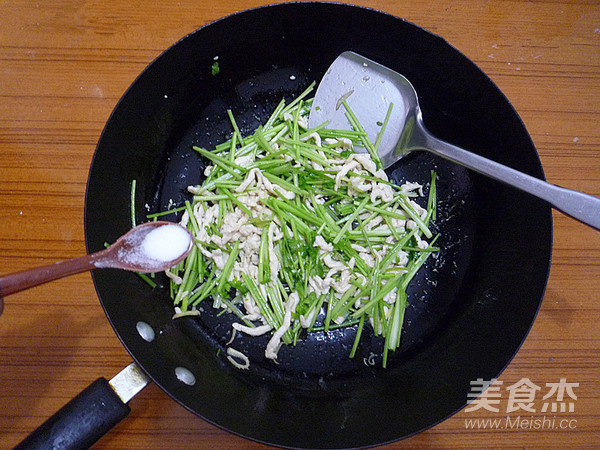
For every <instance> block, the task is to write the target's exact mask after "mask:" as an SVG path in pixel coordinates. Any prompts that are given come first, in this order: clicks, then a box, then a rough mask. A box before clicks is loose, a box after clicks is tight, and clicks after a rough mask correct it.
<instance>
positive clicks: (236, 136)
mask: <svg viewBox="0 0 600 450" xmlns="http://www.w3.org/2000/svg"><path fill="white" fill-rule="evenodd" d="M227 115H228V116H229V120H230V121H231V126H232V127H233V133H234V134H233V137H232V140H233V142H234V143H233V144H231V148H232V149H233V148H235V141H236V140H237V142H244V137H243V136H242V133H241V132H240V129H239V127H238V124H237V123H236V121H235V118H234V117H233V113H232V112H231V110H230V109H228V110H227Z"/></svg>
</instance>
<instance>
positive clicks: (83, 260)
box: [0, 255, 96, 314]
mask: <svg viewBox="0 0 600 450" xmlns="http://www.w3.org/2000/svg"><path fill="white" fill-rule="evenodd" d="M95 259H96V258H95V257H94V255H85V256H80V257H78V258H73V259H68V260H66V261H60V262H57V263H54V264H50V265H47V266H42V267H35V268H33V269H28V270H24V271H22V272H16V273H12V274H9V275H5V276H3V277H0V298H2V297H5V296H7V295H10V294H14V293H15V292H20V291H24V290H25V289H29V288H32V287H34V286H38V285H40V284H44V283H47V282H49V281H53V280H57V279H59V278H63V277H66V276H69V275H75V274H77V273H81V272H86V271H88V270H91V269H93V268H94V261H95ZM2 306H3V305H2V301H0V314H1V313H2Z"/></svg>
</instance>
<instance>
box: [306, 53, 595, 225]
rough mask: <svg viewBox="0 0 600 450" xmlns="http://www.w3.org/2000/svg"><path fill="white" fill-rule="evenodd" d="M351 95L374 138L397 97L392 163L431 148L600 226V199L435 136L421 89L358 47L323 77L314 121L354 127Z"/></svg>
mask: <svg viewBox="0 0 600 450" xmlns="http://www.w3.org/2000/svg"><path fill="white" fill-rule="evenodd" d="M343 99H347V102H348V104H349V105H350V107H351V109H352V111H353V112H354V113H355V115H356V117H357V118H358V120H359V122H360V123H361V125H362V126H363V128H364V129H365V131H366V133H367V135H368V137H369V138H370V140H371V142H375V141H376V139H377V136H378V134H379V131H380V130H381V121H382V120H383V117H385V116H386V113H387V111H388V109H389V106H390V103H393V107H392V109H391V114H390V118H389V121H388V123H387V126H386V128H385V133H384V134H383V135H382V139H381V141H380V143H379V145H378V149H377V154H378V156H379V158H380V160H381V163H382V165H383V167H384V168H387V167H389V166H391V165H392V164H394V163H395V162H396V161H398V160H399V159H400V158H402V157H403V156H405V155H407V154H408V153H410V152H411V151H413V150H427V151H429V152H431V153H434V154H436V155H438V156H440V157H442V158H446V159H448V160H450V161H453V162H455V163H457V164H460V165H461V166H464V167H467V168H469V169H472V170H474V171H476V172H479V173H481V174H483V175H485V176H488V177H490V178H493V179H495V180H498V181H501V182H503V183H506V184H508V185H511V186H513V187H515V188H518V189H521V190H522V191H525V192H528V193H530V194H532V195H534V196H536V197H538V198H540V199H542V200H545V201H546V202H548V203H549V204H550V205H551V206H552V207H554V208H556V209H557V210H559V211H562V212H563V213H565V214H567V215H568V216H571V217H573V218H574V219H577V220H579V221H580V222H583V223H585V224H587V225H590V226H592V227H594V228H596V229H600V199H598V198H596V197H593V196H591V195H587V194H583V193H581V192H577V191H573V190H570V189H565V188H562V187H559V186H556V185H553V184H550V183H547V182H545V181H542V180H540V179H538V178H535V177H532V176H530V175H526V174H524V173H521V172H519V171H517V170H514V169H511V168H510V167H506V166H504V165H502V164H498V163H496V162H494V161H491V160H489V159H487V158H484V157H482V156H479V155H476V154H474V153H471V152H468V151H466V150H464V149H462V148H460V147H457V146H455V145H452V144H449V143H448V142H444V141H442V140H440V139H438V138H436V137H435V136H433V135H432V134H431V133H430V132H429V131H427V129H426V128H425V126H424V124H423V118H422V115H421V109H420V108H419V102H418V99H417V93H416V91H415V89H414V88H413V86H412V84H411V83H410V82H409V81H408V80H407V79H406V78H405V77H404V76H402V75H400V74H399V73H397V72H394V71H393V70H391V69H389V68H387V67H385V66H382V65H381V64H378V63H376V62H374V61H371V60H369V59H367V58H365V57H363V56H360V55H358V54H356V53H353V52H344V53H342V54H341V55H340V56H338V58H337V59H336V60H335V61H334V62H333V64H332V65H331V67H330V68H329V70H327V73H326V74H325V76H324V77H323V79H322V80H321V83H320V84H319V87H318V89H317V93H316V94H315V98H314V101H313V106H312V110H311V113H310V118H309V126H310V127H311V128H312V127H315V126H318V125H321V124H322V123H323V122H326V121H327V122H328V124H327V128H332V129H343V130H348V129H351V125H350V122H349V120H348V118H347V117H346V109H345V108H343V107H340V106H341V100H343Z"/></svg>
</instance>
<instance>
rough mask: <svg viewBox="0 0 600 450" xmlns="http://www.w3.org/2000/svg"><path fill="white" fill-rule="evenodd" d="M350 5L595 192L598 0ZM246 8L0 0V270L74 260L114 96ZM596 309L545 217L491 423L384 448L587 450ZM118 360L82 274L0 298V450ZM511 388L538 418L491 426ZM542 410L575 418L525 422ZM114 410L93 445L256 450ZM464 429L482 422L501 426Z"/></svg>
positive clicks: (115, 367) (599, 187)
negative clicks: (508, 110)
mask: <svg viewBox="0 0 600 450" xmlns="http://www.w3.org/2000/svg"><path fill="white" fill-rule="evenodd" d="M357 3H359V4H362V5H366V6H372V7H375V8H378V9H381V10H383V11H386V12H389V13H392V14H394V15H396V16H399V17H403V18H405V19H407V20H409V21H411V22H413V23H415V24H418V25H420V26H422V27H424V28H426V29H428V30H430V31H432V32H434V33H436V34H439V35H441V36H442V37H444V38H445V39H446V40H447V41H449V43H450V44H452V45H453V46H455V47H456V48H458V49H459V50H460V51H461V52H463V53H464V54H465V55H466V56H468V57H469V58H470V59H471V60H473V61H474V62H475V63H476V64H477V65H478V66H479V67H481V69H483V71H485V72H486V73H487V74H488V75H489V76H490V77H491V78H492V79H493V81H494V82H495V83H496V84H497V85H498V86H499V87H500V89H501V90H502V91H503V92H504V93H505V94H506V96H507V97H508V99H509V100H510V101H511V102H512V104H513V105H514V107H515V108H516V110H517V111H518V113H519V114H520V116H521V117H522V119H523V121H524V123H525V125H526V127H527V129H528V130H529V132H530V133H531V136H532V138H533V140H534V142H535V145H536V147H537V149H538V151H539V154H540V157H541V160H542V163H543V165H544V169H545V172H546V176H547V178H548V180H549V181H551V182H553V183H556V184H559V185H562V186H565V187H570V188H573V189H577V190H581V191H584V192H587V193H590V194H592V195H595V196H600V2H598V1H593V0H590V1H585V0H572V1H566V0H565V1H561V0H548V1H541V0H540V1H516V0H513V1H484V0H472V1H463V2H461V1H451V0H411V1H407V0H359V1H357ZM261 4H264V2H261V1H260V0H236V1H233V0H220V1H218V0H215V1H198V0H180V1H177V0H161V1H156V2H155V1H143V0H127V1H125V0H112V1H106V0H46V1H41V0H40V1H36V0H1V1H0V223H1V226H0V274H6V273H9V272H13V271H17V270H22V269H26V268H29V267H33V266H37V265H41V264H45V263H50V262H54V261H57V260H61V259H66V258H71V257H74V256H78V255H81V254H83V253H84V252H85V248H84V241H83V205H84V194H85V187H86V180H87V173H88V167H89V165H90V162H91V158H92V155H93V153H94V149H95V145H96V142H97V140H98V138H99V135H100V133H101V131H102V128H103V126H104V123H105V121H106V120H107V119H108V116H109V114H110V113H111V111H112V109H113V107H114V106H115V104H116V102H117V101H118V99H119V98H120V96H121V95H122V94H123V92H124V91H125V90H126V89H127V87H128V86H129V85H130V83H131V82H132V81H133V80H134V79H135V77H136V76H137V75H138V74H139V73H140V72H141V71H142V70H143V69H144V67H145V66H146V65H147V64H148V63H150V62H151V61H152V60H153V59H154V58H155V57H156V56H158V55H159V54H160V53H161V51H163V50H164V49H166V48H167V47H169V46H170V45H171V44H173V43H174V42H176V41H177V40H178V39H180V38H181V37H183V36H184V35H186V34H188V33H189V32H191V31H193V30H195V29H196V28H198V27H199V26H202V25H204V24H206V23H208V22H210V21H212V20H215V19H218V18H220V17H222V16H225V15H228V14H230V13H234V12H236V11H240V10H243V9H247V8H250V7H254V6H258V5H261ZM524 276H526V274H524ZM599 302H600V233H599V232H598V231H595V230H592V229H591V228H588V227H586V226H584V225H582V224H579V223H577V222H575V221H573V220H571V219H568V218H566V217H565V216H563V215H562V214H560V213H555V214H554V254H553V261H552V269H551V273H550V278H549V282H548V287H547V291H546V294H545V298H544V301H543V305H542V308H541V310H540V312H539V315H538V317H537V320H536V322H535V324H534V326H533V328H532V330H531V332H530V334H529V337H528V338H527V340H526V342H525V344H524V345H523V347H522V348H521V350H520V351H519V353H518V354H517V356H516V357H515V359H514V360H513V361H512V362H511V363H510V365H509V366H508V368H507V369H506V370H505V371H504V372H503V373H502V374H501V376H500V380H501V381H502V382H503V385H502V388H501V391H500V392H501V394H502V403H501V405H500V406H501V408H500V411H499V412H491V411H490V412H488V411H485V410H479V411H470V412H469V411H461V412H459V413H457V414H456V415H454V416H453V417H451V418H449V419H448V420H446V421H444V422H443V423H441V424H439V425H437V426H435V427H433V428H432V429H430V430H428V431H425V432H423V433H421V434H419V435H417V436H414V437H412V438H410V439H406V440H404V441H401V442H398V443H395V444H390V445H389V447H388V448H404V447H407V448H415V447H433V448H447V447H459V448H481V447H546V446H547V447H558V448H566V447H567V446H569V447H574V448H585V447H594V446H595V447H596V448H597V447H598V445H600V381H599V379H600V360H599V348H600V325H599V324H600V309H599V306H598V303H599ZM129 362H130V357H129V355H128V354H127V352H126V351H125V350H124V349H123V347H122V346H121V344H120V342H119V340H118V338H117V337H116V335H115V334H114V333H113V330H112V328H111V327H110V325H109V324H108V321H107V320H106V318H105V316H104V313H103V311H102V308H101V306H100V304H99V302H98V300H97V297H96V294H95V291H94V288H93V286H92V281H91V278H90V275H89V274H82V275H77V276H73V277H71V278H68V279H64V280H61V281H57V282H54V283H51V284H48V285H45V286H40V287H37V288H35V289H33V290H30V291H28V292H24V293H20V294H15V295H13V296H10V297H8V298H7V299H6V305H5V311H4V314H3V316H2V317H1V318H0V448H1V449H4V448H11V447H12V446H14V445H15V444H17V443H18V442H19V441H20V440H21V439H23V438H24V437H25V436H26V435H27V434H28V433H29V432H30V431H32V430H33V429H34V428H35V427H36V426H37V425H39V424H40V423H41V422H42V421H43V420H44V419H45V418H47V417H48V416H50V415H51V414H52V413H53V412H54V411H55V410H57V409H58V408H59V407H61V406H62V405H63V404H64V403H66V402H67V401H68V400H69V399H71V398H72V397H73V396H74V395H76V394H77V393H78V392H79V391H80V390H81V389H83V388H84V387H86V386H87V385H88V384H89V383H90V382H92V381H93V380H95V379H96V378H97V377H100V376H104V377H107V378H111V377H112V376H114V375H115V374H116V373H117V372H118V371H119V370H120V369H121V368H123V367H124V366H126V365H127V364H128V363H129ZM525 379H527V380H529V381H530V383H531V384H532V385H535V386H536V387H539V388H540V390H539V391H538V396H537V397H536V398H535V402H536V403H535V405H536V406H537V410H536V411H537V412H535V413H531V412H527V411H526V410H523V409H521V410H517V411H514V412H508V407H509V406H510V405H509V404H508V403H509V392H510V390H509V389H507V387H510V386H511V385H513V384H515V383H520V382H523V381H526V380H525ZM561 379H562V386H563V387H565V386H567V387H568V386H572V387H573V389H572V394H573V397H576V399H575V398H571V397H569V395H568V394H569V392H568V391H566V393H565V398H564V399H562V401H561V399H560V398H558V397H557V396H556V395H557V393H556V392H555V393H554V394H553V395H550V397H549V398H548V399H546V400H542V395H546V394H548V395H549V394H551V392H550V390H551V388H552V385H555V386H560V385H561ZM576 384H578V385H576ZM552 398H554V400H555V402H556V403H558V402H559V401H561V402H562V403H563V404H565V405H568V404H569V403H570V404H572V405H573V409H574V410H573V411H569V410H568V409H567V411H565V412H561V411H560V410H559V411H558V412H550V411H551V410H550V409H548V412H547V413H546V414H544V413H542V412H541V406H542V403H548V402H550V400H551V399H552ZM131 407H132V413H131V414H130V416H129V417H128V418H126V419H125V420H124V421H123V422H122V423H121V424H119V425H118V426H117V427H116V428H115V429H114V430H113V431H112V432H111V433H109V434H108V435H107V436H106V437H105V438H104V439H103V440H101V441H100V442H99V443H98V444H97V447H96V448H99V449H105V448H106V449H108V448H110V449H113V448H157V449H158V448H160V449H164V448H168V449H174V448H261V447H263V446H261V445H259V444H256V443H252V442H249V441H246V440H244V439H242V438H239V437H236V436H233V435H231V434H228V433H227V432H224V431H222V430H220V429H218V428H216V427H214V426H212V425H210V424H208V423H206V422H204V421H203V420H201V419H199V418H197V417H195V416H193V415H191V414H190V413H188V412H186V411H185V410H184V409H183V408H181V407H180V406H179V405H178V404H176V403H175V402H174V401H172V400H170V399H169V398H168V397H167V395H166V394H164V393H163V392H162V391H160V390H159V389H158V388H157V387H156V386H153V385H151V386H150V387H148V388H147V389H145V390H144V391H143V392H142V393H141V394H139V396H138V397H136V398H135V399H134V400H133V401H132V402H131ZM544 416H546V417H545V418H546V419H547V422H544V421H543V419H544ZM473 419H490V420H494V419H499V420H501V421H502V424H501V425H502V426H500V427H499V428H495V429H491V428H490V427H491V426H492V425H491V424H492V422H488V426H487V427H486V426H484V422H480V423H478V424H477V423H473V422H469V421H470V420H473ZM526 420H529V421H530V422H526ZM536 421H537V422H536ZM469 423H472V424H473V425H472V426H469ZM536 423H537V425H536Z"/></svg>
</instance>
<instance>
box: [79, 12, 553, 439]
mask: <svg viewBox="0 0 600 450" xmlns="http://www.w3.org/2000/svg"><path fill="white" fill-rule="evenodd" d="M333 23H334V24H335V26H332V25H331V24H333ZM377 30H385V31H386V36H387V38H386V39H382V37H381V34H380V33H377ZM397 43H402V44H403V45H398V44H397ZM344 50H353V51H356V52H358V53H360V54H364V55H365V56H367V57H369V58H371V59H374V60H376V61H378V62H380V63H382V64H385V65H387V66H389V67H390V68H392V69H394V70H396V71H398V72H400V73H402V74H404V75H405V76H407V78H408V79H409V80H411V82H412V83H413V84H414V85H415V88H416V89H417V92H418V93H419V97H420V98H419V99H420V103H421V107H422V110H423V115H424V118H425V124H426V125H427V126H428V128H429V129H430V130H431V131H432V132H433V133H434V134H437V135H438V136H439V137H441V138H443V139H446V140H449V141H451V142H453V143H456V144H458V145H461V146H463V147H465V148H467V149H470V150H472V151H475V152H477V153H481V154H484V155H485V156H489V157H492V158H494V159H496V160H498V161H500V162H503V163H505V164H510V165H511V166H513V167H515V168H517V169H519V170H522V171H525V172H528V173H531V174H533V175H537V176H543V173H542V171H541V167H540V164H539V160H538V158H537V154H536V152H535V149H534V148H533V145H532V143H531V140H530V139H529V136H528V135H527V132H526V130H525V129H524V127H523V125H522V123H521V122H520V120H519V118H518V116H517V115H516V113H515V112H514V110H513V109H512V108H511V106H510V104H509V103H508V102H507V101H506V99H505V98H504V97H503V96H502V94H501V93H500V92H499V91H498V90H497V88H496V87H495V86H494V85H493V84H492V83H491V82H490V81H489V80H488V79H487V78H486V77H485V75H483V74H482V73H481V72H480V71H479V70H478V69H477V68H476V67H475V66H474V65H473V64H472V63H470V62H469V61H468V60H467V59H466V58H464V57H463V56H462V55H460V54H459V53H458V52H457V51H456V50H454V49H453V48H452V47H450V46H449V45H447V44H446V43H445V42H444V41H442V40H441V39H440V38H438V37H436V36H433V35H431V34H428V33H426V32H424V31H423V30H421V29H419V28H417V27H415V26H413V25H411V24H408V23H406V22H404V21H401V20H399V19H397V18H394V17H391V16H388V15H385V14H382V13H379V12H376V11H372V10H367V9H362V8H357V7H350V6H347V5H346V6H344V5H334V4H324V3H320V4H319V3H316V4H313V3H303V4H286V5H277V6H270V7H264V8H259V9H257V10H252V11H249V12H245V13H242V14H238V15H234V16H231V17H229V18H226V19H224V20H221V21H218V22H216V23H213V24H211V25H209V26H207V27H205V28H203V29H200V30H199V31H197V32H196V33H194V34H192V35H190V36H188V37H187V38H185V39H184V40H182V41H180V42H179V43H178V44H176V45H175V46H174V47H172V48H171V49H169V50H168V51H167V52H165V53H164V54H163V55H162V56H161V57H160V58H159V59H157V60H156V61H155V62H154V63H153V64H152V65H151V66H150V67H149V68H148V69H147V70H146V71H145V72H144V73H143V74H142V75H141V76H140V77H139V78H138V80H136V82H135V83H134V84H133V85H132V87H131V88H130V89H129V91H128V92H127V93H126V95H125V96H124V97H123V99H122V100H121V102H120V103H119V105H118V106H117V108H116V109H115V111H114V113H113V115H112V117H111V119H110V120H109V122H108V123H107V126H106V128H105V131H104V133H103V135H102V137H101V139H100V142H99V144H98V149H97V152H96V155H95V157H94V161H93V164H92V168H91V171H90V178H89V184H88V192H87V199H86V241H87V245H88V250H89V251H94V250H97V249H99V248H101V246H102V245H103V243H104V242H106V241H109V242H110V241H111V240H114V239H115V238H116V237H117V236H118V235H120V234H122V233H123V232H124V231H126V230H127V229H128V228H129V227H130V223H131V220H130V216H129V211H130V185H131V181H132V180H133V179H135V180H136V183H137V191H136V215H137V218H138V220H139V221H143V220H144V217H145V215H146V214H147V213H148V212H154V211H158V210H164V209H167V208H168V205H169V204H170V203H175V204H181V203H182V202H183V201H184V200H185V199H189V198H190V196H189V194H188V193H187V191H186V188H187V186H188V185H190V184H198V183H200V182H201V180H202V169H203V167H204V164H205V163H204V161H202V160H201V158H199V156H198V155H197V154H196V153H195V152H194V151H193V150H192V149H191V146H192V145H200V146H203V147H207V148H211V147H212V146H214V145H215V144H218V143H220V142H222V141H223V140H225V139H227V138H229V137H230V134H231V125H230V122H229V119H228V118H227V115H226V110H227V109H228V108H229V109H231V110H232V112H233V113H234V115H235V117H236V120H237V122H238V124H239V125H240V127H241V128H242V130H243V131H245V132H252V131H253V130H254V129H255V128H256V126H257V125H259V124H260V123H261V122H263V121H264V120H266V118H267V117H268V116H269V115H270V114H271V112H272V111H273V109H274V108H275V106H276V105H277V103H278V102H279V101H280V100H281V98H286V99H288V100H290V99H292V98H293V97H294V96H295V95H297V94H299V93H300V92H302V90H304V88H305V87H306V86H307V85H308V84H309V83H310V82H312V81H317V82H318V80H319V79H320V77H321V76H322V74H323V73H324V71H325V70H326V68H327V67H328V66H329V64H330V63H331V61H333V59H334V58H335V57H336V56H337V55H338V54H339V53H341V52H342V51H344ZM215 62H218V65H219V68H220V72H219V73H218V74H216V75H213V74H212V72H211V67H212V65H213V64H214V63H215ZM432 169H435V170H436V171H437V172H438V175H439V182H438V202H439V207H438V211H439V212H438V218H437V220H436V222H435V229H436V231H439V232H440V233H441V237H440V239H439V240H438V245H439V246H440V247H441V248H442V251H441V252H440V255H439V257H438V258H437V259H431V258H430V260H429V263H428V264H427V265H426V266H425V267H424V269H423V270H422V271H421V272H420V273H419V275H418V278H417V279H415V280H414V281H413V283H412V284H411V286H410V288H409V303H410V306H409V307H408V309H407V312H406V317H405V327H404V335H403V340H402V345H401V348H400V349H399V350H397V351H396V352H395V353H394V354H393V355H392V359H391V363H389V368H388V369H386V370H382V369H381V368H380V367H379V366H380V359H381V358H380V355H381V350H382V340H381V339H377V338H373V337H372V335H369V333H367V335H366V336H363V340H362V344H361V346H360V348H359V351H358V353H357V355H356V356H355V358H353V359H350V358H348V357H347V355H348V353H349V350H350V348H351V346H352V342H353V339H354V332H355V330H354V329H349V330H346V331H340V330H336V331H334V332H330V333H328V334H325V333H322V332H321V333H315V334H313V335H311V336H308V337H305V339H303V340H302V341H301V342H299V343H298V345H297V346H296V347H283V348H282V349H281V351H280V353H279V364H274V363H273V362H271V361H265V360H264V358H263V357H262V355H263V353H264V345H265V343H266V339H268V338H267V337H265V338H264V339H260V338H259V339H256V338H246V339H244V338H243V337H238V338H236V340H235V341H234V344H232V346H233V347H235V348H236V349H237V350H240V351H242V352H244V353H246V354H247V355H248V356H249V357H250V359H251V368H250V370H249V371H240V370H238V369H235V368H234V367H232V366H231V365H230V364H229V362H227V360H226V358H225V352H224V348H225V343H226V342H227V341H228V340H229V338H230V332H231V327H230V323H231V320H232V319H231V317H230V316H228V315H223V316H217V315H216V314H215V313H214V312H212V311H211V308H210V306H209V305H207V306H206V307H205V308H204V310H205V313H203V314H202V315H201V316H200V317H198V318H185V319H178V320H176V321H173V320H172V319H171V316H172V314H173V307H172V304H171V300H170V299H169V298H168V295H167V293H166V291H165V290H164V289H160V288H158V289H154V290H152V289H150V288H149V287H148V286H147V285H146V284H145V283H144V282H143V281H141V280H140V279H139V278H137V277H136V276H135V275H132V274H129V273H122V272H118V271H102V272H100V271H99V272H96V273H94V275H93V277H94V282H95V284H96V288H97V291H98V294H99V297H100V299H101V302H102V304H103V306H104V308H105V310H106V313H107V315H108V317H109V320H110V321H111V323H112V325H113V327H114V328H115V330H116V332H117V333H118V335H119V336H120V338H121V340H122V341H123V343H124V345H125V346H126V347H127V349H128V350H129V351H130V353H131V354H132V356H133V357H134V359H136V361H138V363H140V364H141V366H142V367H143V368H144V369H145V370H146V371H147V372H148V373H149V375H150V376H151V377H152V378H153V379H154V381H156V382H157V383H158V384H159V385H160V386H161V387H162V388H163V389H165V391H166V392H167V393H169V395H171V396H172V397H173V398H175V399H176V400H177V401H179V402H180V403H181V404H182V405H184V406H185V407H187V408H188V409H190V410H191V411H193V412H194V413H196V414H199V415H200V416H202V417H203V418H205V419H206V420H209V421H211V422H213V423H215V424H217V425H219V426H221V427H223V428H225V429H228V430H230V431H232V432H234V433H237V434H240V435H242V436H245V437H248V438H251V439H255V440H258V441H261V442H267V443H271V444H276V445H284V446H293V447H357V446H365V445H376V444H381V443H384V442H388V441H391V440H396V439H399V438H402V437H406V436H408V435H410V434H412V433H415V432H418V431H420V430H422V429H424V428H427V427H429V426H431V425H433V424H435V423H437V422H439V421H440V420H442V419H444V418H445V417H447V416H448V415H450V414H452V413H453V412H455V411H456V410H458V409H460V408H461V407H462V406H463V405H464V404H465V403H466V400H467V393H468V392H470V384H469V382H470V381H471V380H475V379H477V378H484V379H489V378H492V377H495V376H497V375H498V374H499V372H500V371H501V370H502V369H503V368H504V366H505V365H506V364H507V363H508V362H509V361H510V359H511V358H512V356H513V355H514V353H515V352H516V350H517V349H518V347H519V346H520V343H521V342H522V340H523V339H524V337H525V335H526V334H527V331H528V329H529V327H530V326H531V324H532V321H533V319H534V317H535V314H536V312H537V309H538V307H539V303H540V301H541V298H542V295H543V289H544V286H545V281H546V278H547V272H548V266H549V256H550V242H551V232H550V230H551V221H550V220H551V219H550V211H549V208H548V207H546V206H545V205H542V204H540V203H539V202H537V201H535V200H533V199H531V198H529V197H528V196H526V195H525V194H521V193H518V192H516V191H514V190H512V189H510V188H507V187H504V186H501V185H498V184H497V183H494V182H491V181H488V180H486V179H483V178H481V177H479V176H477V175H474V174H472V173H470V172H468V171H466V170H465V169H463V168H461V167H458V166H455V165H452V164H450V163H448V162H445V161H443V160H440V159H438V158H435V157H433V156H431V155H429V154H428V153H426V152H422V153H417V154H413V155H411V156H409V157H408V158H406V159H404V160H402V161H401V162H400V163H399V164H397V165H396V166H394V167H393V168H392V169H391V171H390V176H391V178H392V179H394V180H396V181H398V182H402V181H404V180H409V181H417V182H420V183H423V184H427V183H428V182H429V180H430V171H431V170H432ZM170 219H171V220H177V218H176V217H170ZM524 274H527V277H525V275H524ZM139 321H143V322H145V323H147V324H149V325H150V326H152V327H153V328H154V329H155V331H156V339H155V340H154V341H152V342H146V341H144V340H143V339H141V337H140V335H139V334H138V333H137V331H136V324H137V323H138V322H139ZM371 355H375V357H374V359H373V357H371ZM370 357H371V358H370ZM373 361H374V362H375V365H372V364H371V362H373ZM175 367H184V368H186V369H188V370H190V371H191V372H192V373H193V374H194V376H195V379H196V383H195V384H193V385H191V386H190V385H187V384H185V383H182V382H181V381H180V380H178V379H177V377H176V375H175V371H174V369H175Z"/></svg>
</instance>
